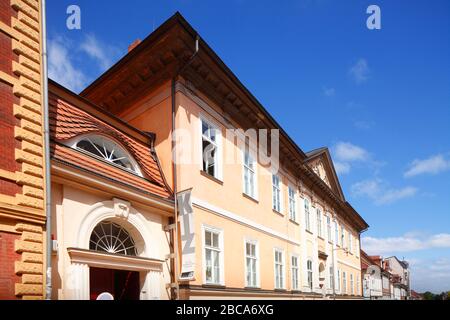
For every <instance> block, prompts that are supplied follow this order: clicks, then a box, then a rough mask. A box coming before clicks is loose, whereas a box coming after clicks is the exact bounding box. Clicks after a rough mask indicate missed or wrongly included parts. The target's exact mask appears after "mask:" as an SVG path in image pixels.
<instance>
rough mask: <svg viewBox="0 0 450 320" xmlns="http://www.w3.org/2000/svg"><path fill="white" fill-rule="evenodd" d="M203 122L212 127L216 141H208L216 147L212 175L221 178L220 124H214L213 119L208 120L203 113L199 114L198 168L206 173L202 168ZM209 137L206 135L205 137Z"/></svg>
mask: <svg viewBox="0 0 450 320" xmlns="http://www.w3.org/2000/svg"><path fill="white" fill-rule="evenodd" d="M203 122H205V123H206V124H207V125H208V126H209V127H212V128H213V129H214V130H215V134H216V141H215V142H213V141H209V142H210V143H213V144H214V145H215V146H216V148H217V152H216V156H215V161H216V163H215V167H214V175H213V176H212V177H214V178H215V179H217V180H220V181H222V180H223V162H222V161H223V160H222V130H221V126H220V125H218V124H216V123H215V122H214V121H211V120H209V119H208V118H206V117H205V116H204V115H200V170H201V171H203V172H205V173H206V174H208V173H207V172H206V171H205V170H203ZM205 138H206V139H209V138H208V137H205Z"/></svg>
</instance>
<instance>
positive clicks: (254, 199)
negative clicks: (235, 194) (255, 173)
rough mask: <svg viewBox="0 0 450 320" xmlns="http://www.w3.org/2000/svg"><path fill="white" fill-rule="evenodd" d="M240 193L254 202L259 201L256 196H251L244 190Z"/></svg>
mask: <svg viewBox="0 0 450 320" xmlns="http://www.w3.org/2000/svg"><path fill="white" fill-rule="evenodd" d="M242 195H243V196H244V198H247V199H248V200H251V201H253V202H255V203H259V201H258V200H257V199H256V198H253V197H252V196H250V195H248V194H246V193H245V192H242Z"/></svg>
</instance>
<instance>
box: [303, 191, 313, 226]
mask: <svg viewBox="0 0 450 320" xmlns="http://www.w3.org/2000/svg"><path fill="white" fill-rule="evenodd" d="M303 206H304V211H305V230H307V231H309V232H311V204H310V202H309V200H308V198H305V199H304V200H303Z"/></svg>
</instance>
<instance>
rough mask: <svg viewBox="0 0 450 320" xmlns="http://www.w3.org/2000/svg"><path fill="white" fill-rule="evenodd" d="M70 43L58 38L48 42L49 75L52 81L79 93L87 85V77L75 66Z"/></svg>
mask: <svg viewBox="0 0 450 320" xmlns="http://www.w3.org/2000/svg"><path fill="white" fill-rule="evenodd" d="M69 52H70V50H69V47H68V41H67V40H65V39H63V38H61V37H56V38H54V39H51V40H50V41H49V42H48V62H49V63H48V75H49V77H50V78H51V79H53V80H55V81H56V82H58V83H60V84H61V85H63V86H65V87H67V88H69V89H70V90H72V91H75V92H78V91H80V90H81V89H82V88H84V86H85V85H86V83H87V79H86V76H85V75H84V74H83V72H82V71H81V69H80V68H77V67H75V66H74V65H73V62H72V59H71V56H70V54H69Z"/></svg>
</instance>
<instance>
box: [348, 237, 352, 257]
mask: <svg viewBox="0 0 450 320" xmlns="http://www.w3.org/2000/svg"><path fill="white" fill-rule="evenodd" d="M348 250H349V251H350V253H353V236H352V234H351V233H350V232H349V233H348Z"/></svg>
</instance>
